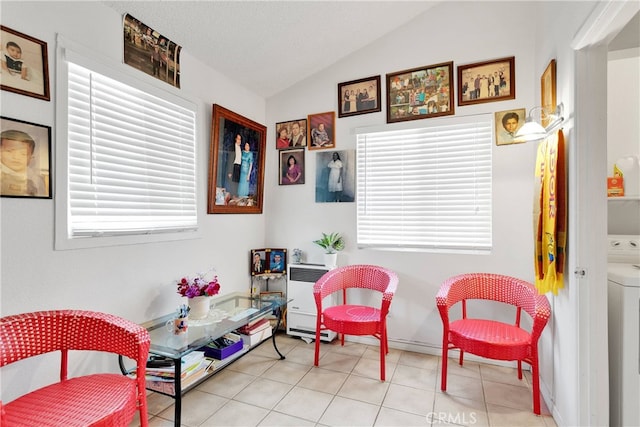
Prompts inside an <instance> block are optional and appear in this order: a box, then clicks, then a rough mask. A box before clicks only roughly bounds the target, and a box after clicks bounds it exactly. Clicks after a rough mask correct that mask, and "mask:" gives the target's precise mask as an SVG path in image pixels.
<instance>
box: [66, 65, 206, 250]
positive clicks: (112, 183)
mask: <svg viewBox="0 0 640 427" xmlns="http://www.w3.org/2000/svg"><path fill="white" fill-rule="evenodd" d="M67 110H68V157H69V158H68V223H69V224H68V225H69V230H68V234H69V237H76V236H96V235H97V236H107V235H131V234H148V233H157V232H165V231H184V230H194V229H196V228H197V212H196V165H195V111H193V110H190V109H188V108H185V107H184V106H180V105H176V104H175V103H172V102H169V101H167V100H164V99H161V98H159V97H157V96H154V95H151V94H149V93H146V92H143V91H142V90H139V89H136V88H134V87H131V86H128V85H126V84H124V83H120V82H118V81H116V80H114V79H111V78H109V77H106V76H104V75H101V74H99V73H97V72H95V71H92V70H89V69H87V68H84V67H82V66H80V65H77V64H75V63H72V62H69V63H68V106H67Z"/></svg>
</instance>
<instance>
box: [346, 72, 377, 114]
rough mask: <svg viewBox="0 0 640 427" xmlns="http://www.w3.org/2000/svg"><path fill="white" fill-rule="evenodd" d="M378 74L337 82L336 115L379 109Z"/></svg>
mask: <svg viewBox="0 0 640 427" xmlns="http://www.w3.org/2000/svg"><path fill="white" fill-rule="evenodd" d="M381 110H382V107H381V99H380V76H372V77H366V78H364V79H359V80H352V81H350V82H345V83H338V117H349V116H357V115H358V114H367V113H375V112H378V111H381Z"/></svg>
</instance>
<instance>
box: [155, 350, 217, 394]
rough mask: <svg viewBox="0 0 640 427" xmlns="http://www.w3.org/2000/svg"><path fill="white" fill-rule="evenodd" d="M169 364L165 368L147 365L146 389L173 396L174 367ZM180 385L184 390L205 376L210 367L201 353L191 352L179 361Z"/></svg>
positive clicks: (209, 361)
mask: <svg viewBox="0 0 640 427" xmlns="http://www.w3.org/2000/svg"><path fill="white" fill-rule="evenodd" d="M167 360H170V361H171V362H169V363H167V364H166V366H154V365H155V364H151V366H149V364H148V365H147V372H146V387H147V388H148V389H150V390H155V391H159V392H162V393H166V394H170V395H174V396H175V394H176V390H175V365H174V364H173V361H172V360H171V359H167ZM181 362H182V363H181V366H180V384H181V386H182V387H181V388H182V389H184V388H185V387H188V386H189V385H191V384H193V383H194V382H195V381H197V380H199V379H200V378H202V377H204V376H205V375H206V374H207V370H208V368H210V366H211V360H210V359H208V358H206V357H205V355H204V352H203V351H193V352H191V353H189V354H187V355H186V356H185V357H183V358H182V360H181Z"/></svg>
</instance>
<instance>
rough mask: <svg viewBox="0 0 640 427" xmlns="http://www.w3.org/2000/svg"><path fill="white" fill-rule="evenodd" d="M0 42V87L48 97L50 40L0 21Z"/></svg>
mask: <svg viewBox="0 0 640 427" xmlns="http://www.w3.org/2000/svg"><path fill="white" fill-rule="evenodd" d="M0 46H1V47H0V49H2V71H1V72H0V88H2V90H6V91H9V92H15V93H19V94H21V95H26V96H32V97H34V98H38V99H44V100H45V101H49V100H50V96H49V65H48V57H49V56H48V53H47V44H46V43H45V42H43V41H41V40H38V39H36V38H33V37H31V36H28V35H26V34H22V33H19V32H17V31H15V30H12V29H11V28H8V27H5V26H4V25H0Z"/></svg>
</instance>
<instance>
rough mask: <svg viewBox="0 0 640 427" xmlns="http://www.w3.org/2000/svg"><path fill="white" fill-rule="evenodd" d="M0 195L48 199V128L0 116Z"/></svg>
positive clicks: (49, 166) (49, 155)
mask: <svg viewBox="0 0 640 427" xmlns="http://www.w3.org/2000/svg"><path fill="white" fill-rule="evenodd" d="M0 149H1V150H2V153H1V154H0V158H1V159H2V160H1V162H2V178H1V179H0V183H1V185H0V196H2V197H20V198H32V199H51V198H52V195H51V194H52V188H53V185H52V184H53V183H52V181H51V177H52V176H53V171H52V170H51V127H50V126H44V125H39V124H37V123H31V122H25V121H23V120H16V119H11V118H9V117H4V116H0Z"/></svg>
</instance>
